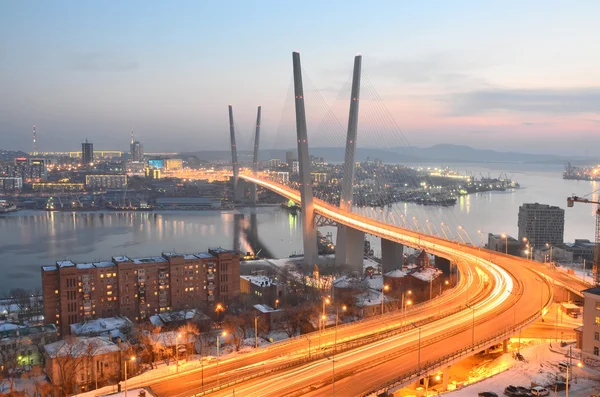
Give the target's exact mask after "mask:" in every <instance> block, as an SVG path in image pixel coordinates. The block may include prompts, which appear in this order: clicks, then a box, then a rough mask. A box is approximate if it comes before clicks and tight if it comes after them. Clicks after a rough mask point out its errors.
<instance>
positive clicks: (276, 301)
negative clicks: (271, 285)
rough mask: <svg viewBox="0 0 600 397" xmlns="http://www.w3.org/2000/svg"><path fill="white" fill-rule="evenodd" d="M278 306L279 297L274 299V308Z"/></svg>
mask: <svg viewBox="0 0 600 397" xmlns="http://www.w3.org/2000/svg"><path fill="white" fill-rule="evenodd" d="M278 306H279V299H275V309H277V307H278Z"/></svg>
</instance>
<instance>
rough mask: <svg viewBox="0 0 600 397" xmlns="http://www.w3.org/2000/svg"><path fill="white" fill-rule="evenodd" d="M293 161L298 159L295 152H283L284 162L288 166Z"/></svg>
mask: <svg viewBox="0 0 600 397" xmlns="http://www.w3.org/2000/svg"><path fill="white" fill-rule="evenodd" d="M294 161H298V156H297V155H296V153H294V152H292V151H291V150H290V151H287V152H285V163H286V164H287V165H288V166H290V165H292V163H293V162H294Z"/></svg>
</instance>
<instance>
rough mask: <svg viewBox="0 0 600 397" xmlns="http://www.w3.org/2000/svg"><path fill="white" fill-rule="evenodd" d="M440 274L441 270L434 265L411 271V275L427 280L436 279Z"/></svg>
mask: <svg viewBox="0 0 600 397" xmlns="http://www.w3.org/2000/svg"><path fill="white" fill-rule="evenodd" d="M441 274H442V271H441V270H439V269H436V268H435V267H427V268H425V269H423V270H421V271H418V272H414V273H412V274H411V276H413V277H416V278H418V279H419V280H422V281H428V282H429V281H431V280H434V279H436V278H437V277H438V276H440V275H441Z"/></svg>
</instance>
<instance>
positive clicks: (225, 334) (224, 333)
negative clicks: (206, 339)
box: [217, 331, 227, 387]
mask: <svg viewBox="0 0 600 397" xmlns="http://www.w3.org/2000/svg"><path fill="white" fill-rule="evenodd" d="M219 336H223V337H225V336H227V331H223V333H222V334H221V335H217V387H219V361H220V360H219V356H220V354H219V345H220V339H219Z"/></svg>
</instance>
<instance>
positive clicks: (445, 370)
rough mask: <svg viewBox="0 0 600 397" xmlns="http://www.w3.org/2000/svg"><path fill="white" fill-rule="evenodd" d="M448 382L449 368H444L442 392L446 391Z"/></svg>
mask: <svg viewBox="0 0 600 397" xmlns="http://www.w3.org/2000/svg"><path fill="white" fill-rule="evenodd" d="M449 381H450V367H449V366H448V367H445V368H444V369H443V370H442V390H448V382H449Z"/></svg>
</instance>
